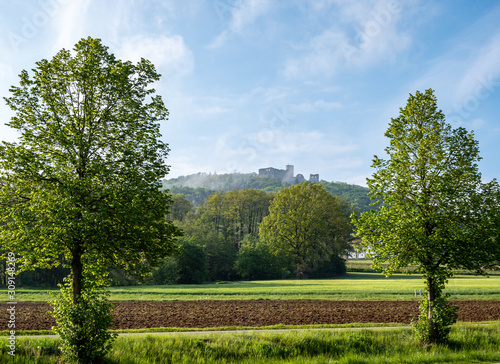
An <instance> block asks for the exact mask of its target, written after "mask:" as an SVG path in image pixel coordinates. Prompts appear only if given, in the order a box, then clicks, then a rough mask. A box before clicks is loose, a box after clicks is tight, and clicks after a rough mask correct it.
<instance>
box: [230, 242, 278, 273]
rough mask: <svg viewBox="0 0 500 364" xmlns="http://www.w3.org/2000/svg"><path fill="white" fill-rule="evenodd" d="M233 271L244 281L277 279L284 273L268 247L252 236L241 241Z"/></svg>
mask: <svg viewBox="0 0 500 364" xmlns="http://www.w3.org/2000/svg"><path fill="white" fill-rule="evenodd" d="M235 269H236V272H237V273H238V274H239V275H240V276H241V277H242V278H243V279H245V280H263V279H279V278H282V276H283V273H284V271H283V269H282V268H281V266H280V262H279V260H278V258H277V257H276V256H275V255H273V254H272V252H271V249H270V248H269V246H268V245H267V244H266V243H263V242H261V241H259V239H258V238H256V237H255V236H253V235H247V236H245V239H243V242H242V245H241V247H240V250H238V256H237V258H236V262H235Z"/></svg>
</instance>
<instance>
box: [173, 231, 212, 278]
mask: <svg viewBox="0 0 500 364" xmlns="http://www.w3.org/2000/svg"><path fill="white" fill-rule="evenodd" d="M207 273H208V270H207V256H206V254H205V249H204V248H203V247H202V246H199V245H196V244H195V243H194V241H193V239H189V238H183V239H182V240H181V247H180V249H179V255H178V256H177V276H178V279H177V282H178V283H182V284H202V283H203V282H204V281H205V278H206V277H207Z"/></svg>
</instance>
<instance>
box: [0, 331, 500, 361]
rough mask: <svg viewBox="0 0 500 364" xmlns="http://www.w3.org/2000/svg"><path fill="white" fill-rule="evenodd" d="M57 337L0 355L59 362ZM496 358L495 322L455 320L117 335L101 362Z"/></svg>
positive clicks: (2, 344) (499, 334) (22, 343)
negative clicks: (431, 330)
mask: <svg viewBox="0 0 500 364" xmlns="http://www.w3.org/2000/svg"><path fill="white" fill-rule="evenodd" d="M57 342H58V339H52V338H39V339H37V338H30V339H27V338H25V339H22V338H20V339H19V340H18V348H17V350H16V354H17V355H16V357H15V358H14V359H13V358H12V357H10V356H8V354H6V353H7V351H8V350H9V349H8V348H7V347H6V341H5V340H3V341H0V353H1V356H0V361H1V362H5V363H7V362H9V363H10V362H13V363H58V362H59V361H58V360H59V354H58V350H57V345H58V344H57ZM499 361H500V323H499V322H492V323H488V324H481V325H477V324H476V325H475V324H465V323H461V324H457V325H455V326H454V327H453V329H452V332H451V340H450V342H449V344H446V345H435V346H431V347H425V346H422V345H421V344H420V343H419V342H417V341H416V339H415V337H414V335H413V331H412V330H411V329H408V328H394V329H387V330H373V329H370V330H368V329H357V330H352V329H346V330H340V331H338V330H336V331H307V330H305V331H298V332H252V333H238V334H235V333H218V334H199V333H197V334H193V335H185V334H184V335H180V334H171V335H127V336H121V337H118V339H117V340H116V341H115V342H114V343H113V347H112V350H111V352H110V353H109V354H108V355H107V357H106V359H105V361H104V363H108V364H111V363H113V364H114V363H125V364H129V363H130V364H132V363H134V364H149V363H438V362H440V363H473V362H474V363H481V362H483V363H492V362H499Z"/></svg>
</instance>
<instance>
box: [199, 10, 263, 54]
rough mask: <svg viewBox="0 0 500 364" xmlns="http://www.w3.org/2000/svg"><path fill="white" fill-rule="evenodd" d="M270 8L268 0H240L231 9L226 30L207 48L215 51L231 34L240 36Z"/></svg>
mask: <svg viewBox="0 0 500 364" xmlns="http://www.w3.org/2000/svg"><path fill="white" fill-rule="evenodd" d="M270 7H271V1H270V0H241V1H238V2H237V3H235V5H234V6H232V7H231V19H230V21H229V25H228V28H227V29H226V30H224V31H223V32H222V33H221V34H219V35H218V36H217V37H216V38H215V39H214V41H213V42H212V43H210V44H209V45H208V46H207V48H209V49H216V48H220V47H222V46H224V44H225V43H226V42H227V40H228V39H229V38H230V36H231V35H232V34H242V32H243V31H246V30H247V29H248V28H249V27H250V26H251V25H252V24H253V23H255V22H256V21H257V19H259V18H260V17H261V16H262V15H264V14H266V13H267V12H268V11H269V9H270Z"/></svg>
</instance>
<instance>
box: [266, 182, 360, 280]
mask: <svg viewBox="0 0 500 364" xmlns="http://www.w3.org/2000/svg"><path fill="white" fill-rule="evenodd" d="M352 211H353V209H352V206H351V205H349V204H348V203H347V201H345V200H344V199H342V198H339V197H337V196H333V195H331V194H330V193H328V191H327V190H326V189H324V188H323V187H322V186H321V185H320V184H315V183H310V182H303V183H300V184H298V185H295V186H291V187H288V188H285V189H283V190H281V191H280V192H278V193H277V194H276V196H275V198H274V199H273V201H272V202H271V206H270V208H269V212H270V213H269V215H268V216H266V217H264V219H263V221H262V223H261V224H260V227H259V237H260V238H261V240H263V241H265V242H267V243H269V245H270V246H271V249H273V250H274V251H275V252H286V253H287V254H289V255H290V256H291V257H293V260H294V262H295V265H296V267H297V276H298V277H301V276H302V274H303V273H304V272H305V271H306V270H307V268H308V267H310V266H312V264H313V263H314V262H315V261H322V260H327V259H329V258H330V257H331V255H332V254H336V255H343V254H344V253H345V251H346V249H347V242H348V240H349V238H350V234H351V223H350V220H349V215H350V214H351V212H352Z"/></svg>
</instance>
